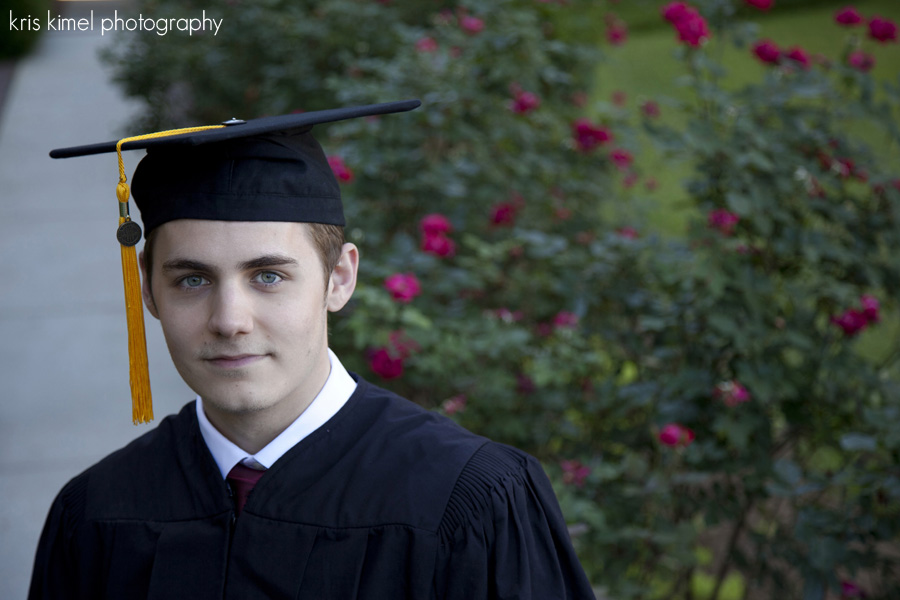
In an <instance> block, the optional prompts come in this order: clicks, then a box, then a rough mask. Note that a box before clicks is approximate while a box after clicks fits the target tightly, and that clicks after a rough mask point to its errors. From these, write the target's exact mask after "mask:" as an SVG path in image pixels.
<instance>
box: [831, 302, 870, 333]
mask: <svg viewBox="0 0 900 600" xmlns="http://www.w3.org/2000/svg"><path fill="white" fill-rule="evenodd" d="M831 322H832V323H834V324H835V325H837V326H838V327H840V328H841V329H842V330H843V332H844V335H845V336H847V337H852V336H854V335H856V334H857V333H859V332H860V331H862V330H863V329H865V328H866V326H867V325H868V324H869V320H868V319H867V318H866V314H865V313H864V312H862V311H859V310H856V309H855V308H850V309H847V310H846V311H844V312H843V314H841V315H839V316H837V317H831Z"/></svg>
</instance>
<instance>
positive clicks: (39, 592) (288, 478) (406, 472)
mask: <svg viewBox="0 0 900 600" xmlns="http://www.w3.org/2000/svg"><path fill="white" fill-rule="evenodd" d="M195 410H196V409H195V406H194V403H193V402H192V403H190V404H188V405H187V406H185V407H184V408H183V409H182V410H181V412H180V413H179V414H178V415H174V416H169V417H167V418H166V419H164V420H163V421H162V422H161V423H160V424H159V426H158V427H157V428H156V429H154V430H153V431H151V432H149V433H147V434H145V435H144V436H142V437H140V438H138V439H137V440H135V441H134V442H132V443H131V444H129V445H128V446H126V447H125V448H123V449H121V450H119V451H118V452H115V453H113V454H111V455H110V456H108V457H107V458H105V459H104V460H102V461H101V462H99V463H98V464H96V465H94V466H93V467H91V468H90V469H88V470H87V471H85V472H84V473H82V474H81V475H79V476H77V477H75V478H74V479H73V480H72V481H70V482H69V483H68V484H67V485H66V486H65V487H64V488H63V490H62V491H61V492H60V494H59V496H58V497H57V498H56V500H55V502H54V503H53V506H52V507H51V509H50V514H49V516H48V518H47V522H46V525H45V526H44V531H43V534H42V535H41V540H40V543H39V546H38V550H37V556H36V560H35V567H34V573H33V575H32V581H31V590H30V594H29V598H31V599H32V600H38V599H50V598H53V599H70V598H83V599H90V600H100V599H102V598H110V599H128V600H135V599H140V598H148V599H154V600H155V599H165V600H172V599H175V598H186V599H188V600H206V599H221V598H228V599H235V600H252V599H256V598H259V599H262V598H265V599H280V598H292V599H315V600H323V599H343V598H385V599H391V600H393V599H402V598H415V599H422V598H446V599H464V600H478V599H480V598H522V599H526V598H527V599H534V600H546V599H550V598H593V597H594V596H593V594H592V592H591V589H590V586H589V585H588V582H587V579H586V577H585V575H584V572H583V571H582V569H581V566H580V565H579V563H578V560H577V558H576V556H575V553H574V551H573V549H572V545H571V542H570V540H569V536H568V533H567V530H566V524H565V521H564V520H563V517H562V514H561V512H560V510H559V505H558V503H557V501H556V498H555V496H554V494H553V490H552V489H551V487H550V483H549V481H548V480H547V478H546V476H545V475H544V472H543V470H542V469H541V467H540V465H539V463H538V462H537V461H536V460H535V459H533V458H532V457H530V456H528V455H527V454H525V453H523V452H520V451H518V450H516V449H514V448H510V447H508V446H503V445H501V444H496V443H493V442H490V441H489V440H487V439H485V438H483V437H479V436H476V435H474V434H472V433H470V432H468V431H466V430H464V429H462V428H461V427H459V426H457V425H456V424H454V423H453V422H452V421H450V420H449V419H446V418H444V417H441V416H440V415H437V414H435V413H432V412H429V411H426V410H424V409H422V408H420V407H418V406H416V405H415V404H413V403H411V402H408V401H406V400H404V399H402V398H400V397H398V396H396V395H394V394H392V393H391V392H388V391H387V390H384V389H381V388H378V387H376V386H374V385H372V384H369V383H367V382H366V381H364V380H362V379H359V380H358V386H357V389H356V392H355V393H354V394H353V396H352V397H351V398H350V400H349V401H348V402H347V403H346V404H345V405H344V407H343V408H342V409H341V410H340V411H339V412H338V413H337V414H336V415H335V416H334V417H332V418H331V419H330V420H329V421H328V422H327V423H326V424H325V425H323V426H322V427H320V428H319V429H318V430H316V431H315V432H313V433H312V434H311V435H309V436H308V437H307V438H306V439H304V440H303V441H301V442H300V443H299V444H297V445H296V446H295V447H294V448H292V449H291V450H289V451H288V452H287V453H286V454H285V455H284V456H283V457H282V458H280V459H279V460H278V461H277V462H276V463H275V464H274V465H272V468H271V469H269V470H268V471H267V472H266V473H265V474H264V475H263V477H262V478H261V479H260V480H259V483H257V485H256V487H255V488H254V489H253V491H252V492H251V494H250V497H249V499H248V501H247V504H246V506H245V508H244V511H243V512H242V513H241V515H240V517H238V518H235V513H234V508H233V505H232V502H231V500H230V498H229V494H228V488H227V486H226V484H225V482H224V481H223V480H222V476H221V474H220V473H219V470H218V468H217V467H216V464H215V461H214V460H213V458H212V455H211V454H210V453H209V450H208V449H207V447H206V444H205V443H204V442H203V438H202V436H201V435H200V430H199V427H198V425H197V418H196V412H195Z"/></svg>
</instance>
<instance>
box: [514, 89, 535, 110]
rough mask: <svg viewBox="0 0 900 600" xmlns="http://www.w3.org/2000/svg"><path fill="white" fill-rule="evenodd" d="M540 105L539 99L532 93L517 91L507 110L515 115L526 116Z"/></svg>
mask: <svg viewBox="0 0 900 600" xmlns="http://www.w3.org/2000/svg"><path fill="white" fill-rule="evenodd" d="M540 105H541V99H540V98H539V97H538V95H537V94H535V93H534V92H526V91H524V90H518V91H516V92H515V96H513V100H512V102H510V104H509V110H511V111H513V112H514V113H516V114H517V115H527V114H528V113H530V112H531V111H533V110H534V109H536V108H537V107H539V106H540Z"/></svg>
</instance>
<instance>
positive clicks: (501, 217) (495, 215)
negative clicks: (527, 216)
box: [491, 202, 519, 227]
mask: <svg viewBox="0 0 900 600" xmlns="http://www.w3.org/2000/svg"><path fill="white" fill-rule="evenodd" d="M518 210H519V207H518V206H516V205H515V204H513V203H512V202H500V203H499V204H495V205H494V207H493V208H492V209H491V224H492V225H496V226H498V227H503V226H510V225H512V224H513V223H515V221H516V213H517V212H518Z"/></svg>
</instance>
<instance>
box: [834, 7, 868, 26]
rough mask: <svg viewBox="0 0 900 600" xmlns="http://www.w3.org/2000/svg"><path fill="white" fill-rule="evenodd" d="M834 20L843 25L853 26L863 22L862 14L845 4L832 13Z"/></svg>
mask: <svg viewBox="0 0 900 600" xmlns="http://www.w3.org/2000/svg"><path fill="white" fill-rule="evenodd" d="M834 20H835V21H836V22H837V23H838V24H839V25H844V26H845V27H853V26H854V25H859V24H860V23H862V22H863V18H862V15H861V14H859V11H858V10H856V8H854V7H852V6H845V7H844V8H842V9H840V10H838V11H837V12H836V13H834Z"/></svg>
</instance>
